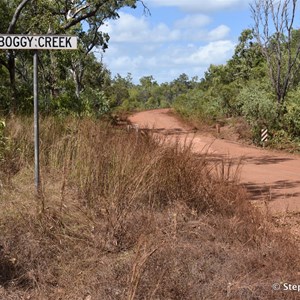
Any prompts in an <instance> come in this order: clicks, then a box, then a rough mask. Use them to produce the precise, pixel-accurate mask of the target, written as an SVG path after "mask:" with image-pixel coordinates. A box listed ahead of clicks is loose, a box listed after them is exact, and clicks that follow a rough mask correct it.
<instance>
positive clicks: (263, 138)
mask: <svg viewBox="0 0 300 300" xmlns="http://www.w3.org/2000/svg"><path fill="white" fill-rule="evenodd" d="M260 133H261V135H260V136H261V142H262V143H263V147H264V146H265V142H266V141H268V138H269V134H268V129H267V128H264V129H261V131H260Z"/></svg>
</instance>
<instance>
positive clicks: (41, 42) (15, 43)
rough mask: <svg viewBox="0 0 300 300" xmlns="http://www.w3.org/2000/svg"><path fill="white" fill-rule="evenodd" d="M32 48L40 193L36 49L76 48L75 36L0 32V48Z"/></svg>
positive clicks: (36, 174)
mask: <svg viewBox="0 0 300 300" xmlns="http://www.w3.org/2000/svg"><path fill="white" fill-rule="evenodd" d="M1 49H3V50H34V54H33V104H34V185H35V190H36V193H37V195H39V193H40V184H41V180H40V147H39V142H40V132H39V98H38V50H76V49H77V36H68V35H17V34H0V50H1Z"/></svg>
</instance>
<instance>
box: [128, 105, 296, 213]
mask: <svg viewBox="0 0 300 300" xmlns="http://www.w3.org/2000/svg"><path fill="white" fill-rule="evenodd" d="M129 120H130V121H131V122H132V123H134V124H138V125H139V128H148V129H155V130H156V131H161V133H164V134H167V135H170V136H171V139H176V140H178V141H179V142H180V143H186V142H192V145H193V146H192V149H193V151H194V152H196V153H201V152H202V153H203V152H206V153H208V154H210V155H211V156H213V157H214V158H215V159H222V158H226V159H227V158H229V159H232V160H233V161H234V162H235V163H238V162H239V161H240V160H241V163H242V166H241V175H240V180H241V184H242V185H243V186H244V187H245V188H246V189H247V190H248V192H249V193H250V199H252V200H253V201H256V202H262V200H263V203H268V205H267V207H268V208H269V209H270V211H271V212H273V213H275V212H300V156H299V155H292V154H287V153H282V152H275V151H270V150H265V149H261V148H256V147H253V146H245V145H242V144H239V143H236V142H232V141H228V140H224V139H218V138H215V137H213V136H211V135H209V134H206V133H201V132H194V131H193V128H192V127H191V126H189V125H187V124H185V123H183V122H182V121H180V120H179V119H178V118H176V116H175V115H174V114H172V112H171V110H170V109H158V110H151V111H144V112H139V113H135V114H134V115H132V116H130V117H129ZM221 130H222V129H221Z"/></svg>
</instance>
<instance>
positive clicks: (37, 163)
mask: <svg viewBox="0 0 300 300" xmlns="http://www.w3.org/2000/svg"><path fill="white" fill-rule="evenodd" d="M38 96H39V88H38V50H34V54H33V106H34V109H33V110H34V111H33V114H34V185H35V189H36V192H37V193H38V194H39V192H40V130H39V97H38Z"/></svg>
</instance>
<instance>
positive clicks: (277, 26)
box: [0, 0, 300, 144]
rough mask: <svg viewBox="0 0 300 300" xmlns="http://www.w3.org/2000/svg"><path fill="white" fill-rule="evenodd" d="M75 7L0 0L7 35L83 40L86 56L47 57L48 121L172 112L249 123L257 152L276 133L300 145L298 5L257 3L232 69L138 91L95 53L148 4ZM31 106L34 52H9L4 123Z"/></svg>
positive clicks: (145, 81) (2, 88)
mask: <svg viewBox="0 0 300 300" xmlns="http://www.w3.org/2000/svg"><path fill="white" fill-rule="evenodd" d="M76 3H77V2H76V1H71V0H67V1H64V3H63V2H62V1H57V2H53V1H46V0H45V1H39V2H38V3H37V2H33V3H32V5H30V1H29V0H23V1H21V2H20V1H7V0H0V32H2V33H16V34H20V33H45V32H47V33H49V34H61V33H67V34H75V35H77V36H78V37H79V49H78V51H72V52H68V51H43V52H41V53H40V55H39V63H40V68H39V77H40V106H41V111H42V113H44V114H55V115H69V114H72V115H77V116H83V115H87V116H91V115H93V116H97V117H99V116H101V115H103V114H110V113H111V112H113V111H115V110H119V111H120V110H121V111H122V110H125V111H128V110H139V109H153V108H158V107H174V108H175V109H176V110H177V112H179V113H180V114H181V115H182V116H184V117H187V118H189V119H192V120H196V121H199V120H201V121H202V122H203V121H205V122H207V121H208V122H210V121H218V120H224V119H226V118H232V117H233V118H235V117H238V118H240V117H241V118H243V119H244V120H246V121H247V122H248V123H249V125H250V127H251V131H252V137H253V140H254V141H256V142H258V141H259V139H260V138H259V135H260V130H261V129H262V128H268V130H269V133H270V134H271V138H272V141H273V142H275V143H277V144H280V143H289V142H291V141H292V142H293V143H296V144H299V143H300V141H299V136H300V105H299V104H300V99H299V96H300V88H299V82H300V70H299V69H300V68H299V67H298V66H299V65H300V64H299V63H300V61H299V53H300V32H299V30H298V29H295V28H294V24H293V22H294V19H295V17H296V16H295V14H296V5H297V1H292V2H291V1H289V0H284V1H282V2H280V3H276V2H275V1H264V0H256V1H255V2H254V3H253V4H252V6H251V11H252V15H253V21H254V25H253V28H251V29H246V30H244V31H243V32H242V33H241V35H240V37H239V41H238V43H237V45H236V48H235V51H234V54H233V56H232V57H231V59H229V60H228V61H227V63H225V64H223V65H210V67H209V68H208V70H207V71H206V72H205V74H204V76H203V78H199V77H193V78H190V77H189V75H187V74H181V75H180V76H179V77H178V78H176V79H174V80H173V81H172V82H166V83H161V84H159V83H157V81H156V80H155V78H154V77H153V76H152V75H149V76H144V77H142V78H140V81H139V83H138V84H135V83H133V79H132V77H131V74H130V73H128V75H127V76H125V77H122V76H121V75H117V76H115V77H112V76H111V73H110V71H109V70H108V69H107V68H106V66H105V65H104V64H103V63H102V61H101V60H99V59H98V58H96V56H95V54H94V53H95V52H93V50H94V49H102V50H105V49H106V48H107V47H108V42H109V36H108V35H107V34H105V33H103V32H102V31H101V26H103V24H104V22H105V21H106V20H107V19H114V18H118V10H119V9H120V8H122V7H125V6H129V7H132V8H135V7H136V5H137V4H138V3H141V5H144V4H143V2H142V1H139V0H128V1H112V0H106V1H104V2H103V3H102V2H101V3H102V5H100V4H99V3H98V2H97V1H89V3H86V2H85V1H79V2H78V3H77V4H76ZM145 9H147V8H145ZM276 14H277V16H278V18H274V16H276ZM269 24H270V25H269ZM104 55H105V54H104ZM32 100H33V99H32V55H31V53H30V51H12V50H10V51H4V50H2V51H1V52H0V111H1V113H2V114H3V115H6V114H11V113H14V114H29V113H32V110H33V107H32V105H33V104H32V103H33V101H32Z"/></svg>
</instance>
